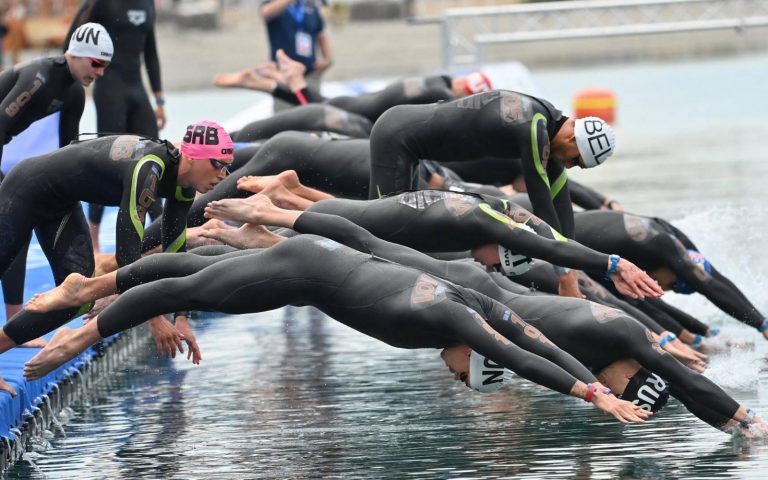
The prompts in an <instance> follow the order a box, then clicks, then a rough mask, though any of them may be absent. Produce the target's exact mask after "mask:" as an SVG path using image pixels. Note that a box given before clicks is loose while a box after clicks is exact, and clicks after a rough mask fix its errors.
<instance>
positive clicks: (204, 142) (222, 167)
mask: <svg viewBox="0 0 768 480" xmlns="http://www.w3.org/2000/svg"><path fill="white" fill-rule="evenodd" d="M180 150H181V162H182V165H181V166H180V167H179V181H180V182H181V183H180V185H184V184H185V183H186V185H185V186H193V187H194V188H195V190H197V191H198V192H202V193H205V192H207V191H209V190H211V189H212V188H213V187H215V186H216V184H218V183H219V182H220V181H221V180H223V179H224V177H226V176H227V174H228V173H229V171H228V167H229V166H230V165H232V161H233V159H234V144H233V143H232V139H231V138H230V137H229V134H228V133H227V131H226V130H224V128H223V127H222V126H221V125H219V124H218V123H216V122H211V121H202V122H197V123H193V124H191V125H188V126H187V130H186V132H185V134H184V138H183V139H182V141H181V148H180Z"/></svg>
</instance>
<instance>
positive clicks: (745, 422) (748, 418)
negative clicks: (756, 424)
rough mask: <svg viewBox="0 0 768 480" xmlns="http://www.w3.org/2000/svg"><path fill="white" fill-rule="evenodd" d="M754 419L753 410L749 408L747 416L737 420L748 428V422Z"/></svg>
mask: <svg viewBox="0 0 768 480" xmlns="http://www.w3.org/2000/svg"><path fill="white" fill-rule="evenodd" d="M754 420H755V411H754V410H752V409H751V408H748V409H747V416H746V417H744V420H742V421H741V422H739V423H740V424H741V426H742V427H744V428H749V424H750V423H752V422H753V421H754Z"/></svg>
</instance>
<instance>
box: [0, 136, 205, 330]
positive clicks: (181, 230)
mask: <svg viewBox="0 0 768 480" xmlns="http://www.w3.org/2000/svg"><path fill="white" fill-rule="evenodd" d="M177 172H178V160H177V158H176V157H175V156H174V153H172V152H171V150H170V149H169V147H168V146H167V144H166V143H158V142H154V141H150V140H141V139H139V138H138V137H136V136H131V135H124V136H119V137H118V136H112V137H102V138H99V139H95V140H90V141H86V142H81V143H76V144H73V145H70V146H67V147H64V148H62V149H59V150H57V151H55V152H52V153H49V154H47V155H42V156H39V157H34V158H30V159H27V160H25V161H23V162H21V163H20V164H18V165H17V166H16V168H14V169H13V170H12V171H11V172H10V173H9V174H8V176H7V177H6V179H5V181H4V182H3V183H2V185H0V230H1V231H2V232H3V234H2V235H0V273H1V272H4V271H5V270H6V269H7V268H8V265H10V263H11V261H13V258H14V257H15V256H16V255H17V253H18V252H19V250H20V249H21V247H22V246H23V245H24V244H25V242H27V241H28V240H29V238H30V236H31V235H32V231H33V230H34V231H35V232H36V235H37V238H38V240H39V242H40V246H41V248H42V249H43V252H44V253H45V255H46V257H47V258H48V261H49V262H50V264H51V269H52V270H53V276H54V280H55V282H56V284H59V283H61V282H62V281H63V280H64V278H65V277H66V276H67V275H69V274H70V273H73V272H75V273H80V274H82V275H85V276H90V275H91V274H92V273H93V267H94V260H93V248H92V246H91V240H90V236H89V233H88V226H87V225H86V223H85V217H84V216H83V211H82V207H81V206H80V202H81V201H90V202H95V203H99V204H102V205H116V206H119V207H120V211H119V213H118V217H117V232H116V237H117V252H116V257H117V263H118V265H126V264H128V263H130V262H133V261H134V260H136V259H137V258H139V256H140V253H141V240H142V237H143V235H144V228H143V221H144V216H145V213H146V211H147V209H148V207H149V206H150V205H151V204H152V203H154V202H155V201H156V200H157V199H158V198H159V197H164V198H166V204H165V208H164V211H163V217H164V219H165V221H164V222H163V224H164V225H165V231H164V232H163V245H164V247H165V250H166V251H180V250H183V249H184V246H185V232H186V229H185V222H184V220H185V219H186V216H187V210H188V209H189V205H190V204H191V202H192V198H193V196H194V190H193V189H189V188H186V189H182V188H180V187H177V186H176V176H177ZM80 310H81V309H80V308H72V309H67V310H65V311H61V312H51V313H44V314H37V313H30V312H27V311H26V310H22V311H21V312H20V313H18V314H17V315H15V316H14V317H13V318H12V319H11V320H10V321H9V322H8V323H6V325H5V327H4V330H5V333H6V334H7V335H8V336H9V337H10V338H11V339H12V340H14V341H15V342H16V343H18V344H20V343H24V342H26V341H28V340H31V339H34V338H37V337H38V336H40V335H42V334H43V333H45V332H48V331H50V330H53V329H54V328H56V327H58V326H60V325H62V324H63V323H65V322H66V321H68V320H69V319H70V318H71V317H72V316H73V315H74V314H76V313H77V312H78V311H80Z"/></svg>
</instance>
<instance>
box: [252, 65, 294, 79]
mask: <svg viewBox="0 0 768 480" xmlns="http://www.w3.org/2000/svg"><path fill="white" fill-rule="evenodd" d="M253 72H254V73H256V74H258V75H261V76H262V77H264V78H268V79H270V80H274V81H276V82H278V83H286V80H285V77H284V76H283V74H282V73H280V70H279V69H278V68H277V63H275V62H264V63H260V64H258V65H256V66H255V67H253Z"/></svg>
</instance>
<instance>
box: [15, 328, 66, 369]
mask: <svg viewBox="0 0 768 480" xmlns="http://www.w3.org/2000/svg"><path fill="white" fill-rule="evenodd" d="M76 333H77V331H76V330H74V329H72V328H67V327H61V328H60V329H59V331H58V332H56V333H55V334H54V335H53V338H52V339H51V342H50V343H49V344H48V345H46V347H45V348H43V349H42V350H40V352H39V353H38V354H37V355H35V356H34V357H32V358H30V359H29V361H28V362H27V363H25V364H24V378H26V379H27V380H36V379H38V378H40V377H42V376H44V375H46V374H47V373H49V372H51V371H52V370H54V369H56V368H57V367H58V366H59V365H61V364H63V363H65V362H66V361H68V360H71V359H73V358H75V356H76V355H77V354H78V351H77V350H76V349H75V348H72V347H71V346H70V345H69V343H70V342H69V340H70V339H71V338H73V337H74V336H75V334H76Z"/></svg>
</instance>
